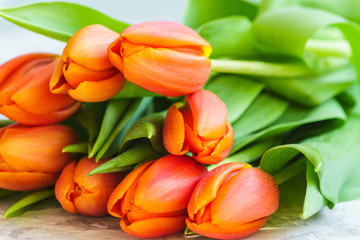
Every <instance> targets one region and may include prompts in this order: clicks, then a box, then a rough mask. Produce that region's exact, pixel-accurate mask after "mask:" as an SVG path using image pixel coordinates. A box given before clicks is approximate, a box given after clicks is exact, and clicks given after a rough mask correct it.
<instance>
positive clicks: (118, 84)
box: [50, 25, 125, 102]
mask: <svg viewBox="0 0 360 240" xmlns="http://www.w3.org/2000/svg"><path fill="white" fill-rule="evenodd" d="M118 36H119V34H117V33H116V32H113V31H111V30H110V29H108V28H106V27H104V26H101V25H90V26H86V27H84V28H82V29H80V30H79V31H78V32H76V33H75V34H74V35H73V36H72V37H71V39H70V40H69V42H68V43H67V45H66V47H65V48H64V51H63V54H62V58H61V60H60V62H59V64H58V65H57V67H56V70H55V72H54V74H53V76H52V78H51V82H50V89H51V92H52V93H55V94H59V93H60V94H69V95H70V96H71V97H72V98H74V99H77V100H79V101H82V102H101V101H105V100H108V99H110V98H112V97H113V96H115V95H116V94H117V93H118V92H119V91H120V90H121V88H122V87H123V86H124V84H125V79H124V76H123V75H122V73H120V72H119V71H118V70H117V69H116V68H115V67H114V66H113V65H112V64H111V63H110V61H109V57H108V54H107V47H108V46H109V44H110V43H111V42H112V41H114V40H115V39H116V38H117V37H118Z"/></svg>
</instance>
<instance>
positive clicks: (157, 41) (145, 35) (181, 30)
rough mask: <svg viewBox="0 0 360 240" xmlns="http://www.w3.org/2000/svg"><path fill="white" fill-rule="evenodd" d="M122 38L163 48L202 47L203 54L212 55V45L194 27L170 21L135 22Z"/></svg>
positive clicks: (124, 32) (122, 34) (123, 33)
mask: <svg viewBox="0 0 360 240" xmlns="http://www.w3.org/2000/svg"><path fill="white" fill-rule="evenodd" d="M120 36H121V38H122V39H126V40H127V41H129V42H131V43H135V44H141V45H148V46H154V47H163V48H176V47H189V46H194V47H200V48H202V49H203V50H202V52H203V53H202V54H204V55H205V56H206V57H208V56H210V53H211V45H210V43H208V42H207V41H206V40H205V39H203V38H202V37H201V36H200V35H199V34H198V33H197V32H195V31H194V30H193V29H191V28H189V27H187V26H184V25H182V24H180V23H176V22H170V21H153V22H146V23H140V24H134V25H132V26H130V27H128V28H126V29H125V30H124V31H123V32H122V33H121V34H120Z"/></svg>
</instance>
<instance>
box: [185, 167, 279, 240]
mask: <svg viewBox="0 0 360 240" xmlns="http://www.w3.org/2000/svg"><path fill="white" fill-rule="evenodd" d="M278 205H279V189H278V187H277V185H276V182H275V180H274V178H273V177H272V176H271V175H270V174H268V173H266V172H264V171H263V170H261V169H259V168H252V167H251V165H249V164H245V163H227V164H224V165H221V166H219V167H217V168H215V169H213V170H212V171H210V172H209V173H208V174H207V175H206V176H205V177H203V178H202V179H201V180H200V182H199V183H198V185H197V186H196V188H195V190H194V192H193V194H192V196H191V200H190V202H189V205H188V214H189V218H187V219H186V225H187V226H188V227H189V228H190V229H191V230H192V231H193V232H195V233H198V234H201V235H203V236H206V237H211V238H216V239H239V238H243V237H246V236H249V235H251V234H253V233H255V232H257V231H258V230H259V229H260V228H261V227H262V226H263V225H264V224H265V222H266V220H267V219H268V217H269V215H271V214H272V213H274V212H275V211H276V210H277V208H278Z"/></svg>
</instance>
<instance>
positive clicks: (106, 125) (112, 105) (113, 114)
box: [89, 99, 131, 158]
mask: <svg viewBox="0 0 360 240" xmlns="http://www.w3.org/2000/svg"><path fill="white" fill-rule="evenodd" d="M130 105H131V100H129V99H112V100H110V101H109V103H108V105H107V106H106V110H105V114H104V118H103V120H102V123H101V128H100V132H99V135H98V136H97V138H96V141H95V143H94V145H93V147H92V148H91V151H90V153H89V158H92V157H94V156H95V155H96V153H97V152H98V151H99V150H100V148H101V147H102V145H103V144H104V142H105V141H106V140H107V139H108V137H109V136H110V134H111V132H112V131H113V130H114V128H115V126H116V124H117V123H118V122H119V121H120V120H121V117H122V116H123V115H124V114H125V112H126V110H127V109H128V107H129V106H130Z"/></svg>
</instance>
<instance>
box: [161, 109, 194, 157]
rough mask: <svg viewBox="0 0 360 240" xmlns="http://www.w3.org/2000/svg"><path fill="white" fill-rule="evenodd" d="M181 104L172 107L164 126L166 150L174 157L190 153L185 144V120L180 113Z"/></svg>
mask: <svg viewBox="0 0 360 240" xmlns="http://www.w3.org/2000/svg"><path fill="white" fill-rule="evenodd" d="M178 107H180V104H173V105H171V106H170V108H169V110H168V112H167V114H166V117H165V121H164V126H163V142H164V146H165V148H166V150H167V151H168V152H169V153H171V154H174V155H184V154H186V153H187V152H188V151H189V146H188V145H187V144H186V142H185V126H184V119H183V116H182V114H181V112H180V111H179V109H178Z"/></svg>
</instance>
